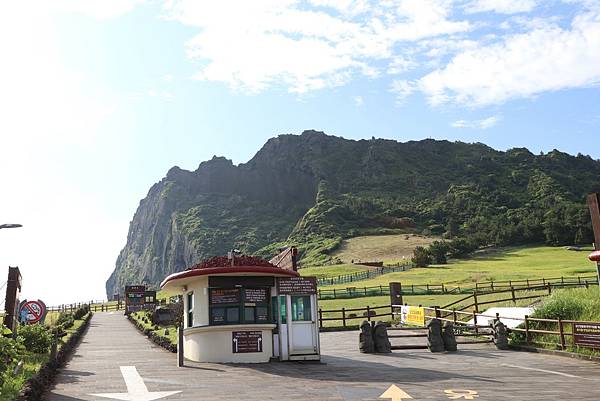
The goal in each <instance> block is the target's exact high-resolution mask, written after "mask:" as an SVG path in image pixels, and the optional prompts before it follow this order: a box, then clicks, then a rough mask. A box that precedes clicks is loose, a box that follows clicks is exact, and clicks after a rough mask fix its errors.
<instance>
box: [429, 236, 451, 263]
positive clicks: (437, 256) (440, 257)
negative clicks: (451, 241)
mask: <svg viewBox="0 0 600 401" xmlns="http://www.w3.org/2000/svg"><path fill="white" fill-rule="evenodd" d="M449 248H450V247H449V246H448V243H447V242H445V241H433V242H432V243H431V245H429V249H428V253H429V255H430V256H431V260H432V261H433V263H435V264H437V265H445V264H446V263H447V262H448V259H447V257H446V254H447V253H448V250H449Z"/></svg>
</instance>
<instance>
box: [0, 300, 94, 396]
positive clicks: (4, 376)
mask: <svg viewBox="0 0 600 401" xmlns="http://www.w3.org/2000/svg"><path fill="white" fill-rule="evenodd" d="M88 313H89V309H88V308H87V306H84V307H82V308H79V309H77V310H76V311H74V313H69V312H63V313H60V314H58V315H57V316H55V318H54V319H52V321H47V322H46V325H41V324H34V325H29V326H21V327H19V328H18V330H17V337H16V338H15V339H13V338H12V337H3V336H0V401H12V400H14V399H15V398H16V397H17V395H18V393H19V391H20V390H21V388H22V387H23V384H24V383H25V382H26V381H27V380H29V379H30V378H32V377H33V376H34V375H35V374H36V373H37V372H38V371H39V369H40V368H41V366H42V365H43V364H45V363H46V362H48V360H49V358H50V347H51V344H52V341H53V338H54V337H55V336H58V338H59V340H58V344H57V347H58V349H60V348H61V347H62V346H63V345H64V344H66V343H67V341H69V339H70V338H71V336H72V335H73V334H74V333H75V332H76V331H77V329H78V328H79V327H80V326H81V325H82V324H83V321H84V319H85V317H86V316H87V314H88ZM0 329H2V331H3V332H5V330H6V329H5V328H4V327H3V326H0ZM20 361H23V364H22V367H21V368H20V369H19V370H18V372H17V373H15V368H16V367H17V365H18V363H19V362H20Z"/></svg>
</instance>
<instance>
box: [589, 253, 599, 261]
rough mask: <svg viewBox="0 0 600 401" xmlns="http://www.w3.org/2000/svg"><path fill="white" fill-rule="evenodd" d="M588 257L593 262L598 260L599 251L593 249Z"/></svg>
mask: <svg viewBox="0 0 600 401" xmlns="http://www.w3.org/2000/svg"><path fill="white" fill-rule="evenodd" d="M589 258H590V260H591V261H593V262H600V251H594V252H592V253H590V256H589Z"/></svg>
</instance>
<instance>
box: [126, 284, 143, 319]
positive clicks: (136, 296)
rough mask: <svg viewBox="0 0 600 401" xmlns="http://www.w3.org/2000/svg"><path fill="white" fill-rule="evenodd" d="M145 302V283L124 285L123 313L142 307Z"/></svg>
mask: <svg viewBox="0 0 600 401" xmlns="http://www.w3.org/2000/svg"><path fill="white" fill-rule="evenodd" d="M145 303H146V286H145V285H126V286H125V313H127V314H129V313H131V312H137V311H140V310H142V309H144V304H145Z"/></svg>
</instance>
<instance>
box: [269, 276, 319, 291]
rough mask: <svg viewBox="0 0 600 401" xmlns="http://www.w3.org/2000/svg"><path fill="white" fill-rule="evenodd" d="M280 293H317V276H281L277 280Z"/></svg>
mask: <svg viewBox="0 0 600 401" xmlns="http://www.w3.org/2000/svg"><path fill="white" fill-rule="evenodd" d="M277 284H278V288H279V294H280V295H311V294H316V293H317V279H316V277H281V278H279V279H278V280H277Z"/></svg>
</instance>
